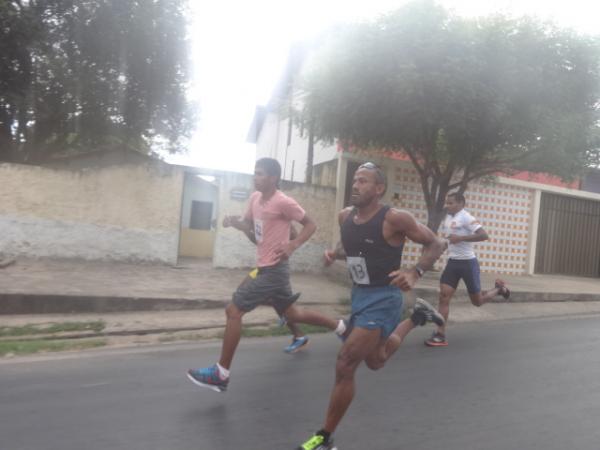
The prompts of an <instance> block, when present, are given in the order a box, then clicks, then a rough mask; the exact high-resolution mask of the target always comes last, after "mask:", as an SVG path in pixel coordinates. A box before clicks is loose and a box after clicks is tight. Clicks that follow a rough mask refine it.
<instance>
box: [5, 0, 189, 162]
mask: <svg viewBox="0 0 600 450" xmlns="http://www.w3.org/2000/svg"><path fill="white" fill-rule="evenodd" d="M185 16H186V5H185V1H184V0H29V1H27V0H0V160H2V161H21V162H41V161H44V160H46V159H48V158H51V157H53V156H55V155H56V154H60V153H69V152H70V153H78V152H85V151H89V150H97V149H104V148H114V147H116V146H120V147H122V146H127V147H130V148H133V149H135V150H138V151H143V152H148V151H150V149H151V147H152V144H153V142H157V141H160V142H163V143H167V147H168V148H169V150H171V151H177V150H178V149H179V140H180V138H181V137H183V136H186V135H187V134H188V133H189V132H190V130H191V124H192V116H191V114H190V112H191V108H190V105H189V104H188V102H187V100H186V95H185V91H186V88H187V80H188V72H189V70H188V67H189V64H188V62H189V61H188V54H189V53H188V41H187V23H186V18H185Z"/></svg>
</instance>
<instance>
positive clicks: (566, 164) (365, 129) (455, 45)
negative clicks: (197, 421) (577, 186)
mask: <svg viewBox="0 0 600 450" xmlns="http://www.w3.org/2000/svg"><path fill="white" fill-rule="evenodd" d="M599 62H600V47H599V45H598V40H597V39H596V38H594V37H589V36H583V35H578V34H576V33H575V32H573V31H570V30H565V29H560V28H558V27H556V26H554V25H553V24H549V23H541V22H539V21H535V20H533V19H529V18H518V19H514V18H507V17H503V16H492V17H488V18H482V19H466V18H461V17H458V16H455V15H452V14H450V13H449V12H448V11H446V10H445V9H443V8H441V7H439V6H436V5H435V4H434V3H432V2H430V1H425V2H415V3H411V4H408V5H407V6H405V7H404V8H402V9H400V10H398V11H396V12H395V13H393V14H390V15H387V16H384V17H382V18H380V19H378V20H376V21H374V22H372V23H362V24H352V25H348V26H345V27H344V28H342V29H339V28H338V29H336V30H335V33H331V34H330V35H329V37H328V38H326V39H324V41H323V42H322V43H321V47H320V48H319V49H318V51H316V53H315V55H314V57H313V58H311V59H310V60H308V63H307V70H306V71H305V72H306V73H307V76H306V77H305V80H304V83H303V88H302V89H303V92H302V96H303V100H304V103H303V105H304V106H303V109H304V110H303V111H302V112H301V114H300V115H301V116H302V117H310V118H312V119H313V120H314V133H315V137H316V138H317V139H323V140H329V141H332V140H334V139H337V140H339V142H340V143H341V144H342V145H343V146H344V147H345V148H346V149H348V150H351V151H360V152H367V153H373V152H401V153H403V154H405V155H407V156H408V158H410V161H411V162H412V164H413V165H414V167H415V169H416V171H417V172H418V174H419V176H420V179H421V185H422V189H423V194H424V198H425V203H426V204H427V208H428V212H429V219H428V226H429V227H430V228H431V229H433V230H437V229H438V227H439V224H440V221H441V220H442V218H443V205H444V199H445V197H446V194H447V193H448V192H450V191H455V190H458V191H460V192H464V191H465V190H466V189H467V187H468V185H469V182H471V181H473V180H476V179H480V178H482V177H488V176H492V175H494V174H499V173H504V174H511V173H514V172H515V171H519V170H530V171H534V172H545V173H551V174H555V175H558V176H560V177H562V178H563V179H571V178H573V177H575V176H577V175H578V174H579V173H580V172H581V171H582V170H583V168H585V167H587V166H588V165H590V164H591V163H594V162H595V163H598V161H599V160H598V139H597V136H598V123H599V99H600V65H599ZM594 136H595V137H594Z"/></svg>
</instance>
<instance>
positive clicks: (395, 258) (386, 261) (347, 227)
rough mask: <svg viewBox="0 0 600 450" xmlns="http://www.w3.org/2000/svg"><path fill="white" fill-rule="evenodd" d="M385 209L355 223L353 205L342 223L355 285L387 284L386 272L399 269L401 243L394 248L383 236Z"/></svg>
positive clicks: (348, 261)
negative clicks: (363, 220) (367, 219)
mask: <svg viewBox="0 0 600 450" xmlns="http://www.w3.org/2000/svg"><path fill="white" fill-rule="evenodd" d="M389 209H390V207H389V206H383V207H382V208H381V209H380V210H379V211H377V213H376V214H375V215H374V216H373V217H372V218H371V219H370V220H369V221H368V222H365V223H362V224H360V225H357V224H355V223H354V216H356V208H355V209H353V210H352V212H351V213H350V214H348V217H347V218H346V220H345V221H344V222H343V223H342V227H341V234H342V245H343V246H344V250H345V251H346V257H347V259H346V262H347V264H348V270H349V271H350V276H351V277H352V280H353V281H354V283H355V284H357V285H360V286H387V285H389V284H390V277H388V274H389V273H390V272H392V271H394V270H398V269H399V268H400V262H401V261H402V248H403V247H404V244H400V245H399V246H398V247H394V246H392V245H390V244H389V243H388V242H387V241H386V240H385V238H384V237H383V221H384V220H385V215H386V213H387V212H388V210H389Z"/></svg>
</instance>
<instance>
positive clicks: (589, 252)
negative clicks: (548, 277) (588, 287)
mask: <svg viewBox="0 0 600 450" xmlns="http://www.w3.org/2000/svg"><path fill="white" fill-rule="evenodd" d="M535 271H536V273H547V274H563V275H578V276H587V277H600V202H599V201H593V200H584V199H580V198H574V197H567V196H564V195H555V194H548V193H542V198H541V203H540V220H539V228H538V241H537V250H536V256H535Z"/></svg>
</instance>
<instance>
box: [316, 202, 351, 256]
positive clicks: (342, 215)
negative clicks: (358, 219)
mask: <svg viewBox="0 0 600 450" xmlns="http://www.w3.org/2000/svg"><path fill="white" fill-rule="evenodd" d="M350 211H352V208H345V209H342V210H341V211H340V212H339V214H338V223H339V224H340V227H341V226H342V224H343V223H344V220H346V217H348V214H350ZM323 259H324V262H325V265H326V266H330V265H332V264H333V262H334V261H335V260H336V259H346V250H344V246H343V245H342V241H341V240H339V241H338V243H337V244H336V245H335V248H334V249H333V250H331V249H327V250H325V253H324V254H323Z"/></svg>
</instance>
